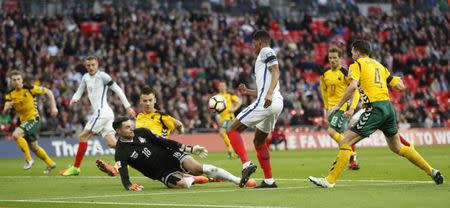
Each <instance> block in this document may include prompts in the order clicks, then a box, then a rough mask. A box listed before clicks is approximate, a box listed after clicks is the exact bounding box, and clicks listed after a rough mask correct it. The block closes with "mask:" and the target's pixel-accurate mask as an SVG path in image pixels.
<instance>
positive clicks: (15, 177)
mask: <svg viewBox="0 0 450 208" xmlns="http://www.w3.org/2000/svg"><path fill="white" fill-rule="evenodd" d="M3 178H6V179H35V178H52V179H117V177H111V176H68V177H62V176H0V179H3ZM130 178H134V179H148V178H147V177H144V176H135V177H130ZM253 179H255V180H263V178H253ZM275 179H276V180H277V181H309V180H308V179H306V178H275ZM339 181H343V182H366V183H389V182H394V183H395V182H403V183H409V182H414V183H433V182H432V181H409V180H388V179H381V180H377V179H361V180H350V179H348V180H345V179H344V180H339Z"/></svg>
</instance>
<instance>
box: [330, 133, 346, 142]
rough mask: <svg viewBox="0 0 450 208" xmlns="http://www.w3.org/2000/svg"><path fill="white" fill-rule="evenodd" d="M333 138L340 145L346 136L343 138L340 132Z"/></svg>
mask: <svg viewBox="0 0 450 208" xmlns="http://www.w3.org/2000/svg"><path fill="white" fill-rule="evenodd" d="M331 137H332V138H333V139H334V141H336V142H337V143H339V142H340V141H341V140H342V139H344V136H342V134H341V133H339V132H336V133H334V134H333V136H331Z"/></svg>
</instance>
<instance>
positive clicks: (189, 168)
mask: <svg viewBox="0 0 450 208" xmlns="http://www.w3.org/2000/svg"><path fill="white" fill-rule="evenodd" d="M113 128H114V130H115V131H116V132H117V133H118V136H119V137H118V141H117V146H116V153H115V160H116V165H117V167H118V169H119V173H120V177H121V179H122V184H123V186H124V187H125V189H126V190H130V191H141V190H142V189H143V187H142V186H140V185H137V184H132V183H131V182H130V178H129V176H128V165H129V166H131V167H133V168H135V169H136V170H138V171H139V172H141V173H142V174H144V175H145V176H146V177H149V178H151V179H153V180H159V181H161V182H162V183H164V184H165V185H166V186H167V187H169V188H189V187H191V185H192V184H193V183H194V181H195V177H194V176H199V175H202V174H206V175H207V176H208V177H212V178H221V179H225V180H227V181H231V182H233V183H235V184H239V181H240V180H241V179H240V178H238V177H236V176H234V175H232V174H231V173H229V172H228V171H226V170H224V169H222V168H218V167H215V166H213V165H207V164H204V165H202V164H200V163H199V162H197V161H196V160H195V159H194V158H193V157H191V156H190V155H188V154H186V153H192V154H194V155H198V156H200V157H202V158H204V157H206V156H207V155H208V151H207V150H206V149H205V148H204V147H201V146H198V145H195V146H193V147H192V146H188V145H184V144H181V143H178V142H176V141H173V140H170V139H164V138H163V137H160V136H158V135H156V134H154V133H153V132H151V131H150V130H148V129H145V128H137V129H134V128H133V126H132V124H131V121H130V120H129V119H128V118H127V117H119V118H117V119H116V120H114V122H113ZM185 152H186V153H185ZM193 175H194V176H193ZM247 185H248V186H254V185H256V182H255V181H249V182H248V183H247Z"/></svg>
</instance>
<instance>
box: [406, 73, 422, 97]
mask: <svg viewBox="0 0 450 208" xmlns="http://www.w3.org/2000/svg"><path fill="white" fill-rule="evenodd" d="M404 80H405V84H406V86H407V87H408V89H409V90H410V91H411V92H412V93H416V91H417V87H418V86H419V81H417V80H416V79H415V78H414V77H413V76H412V75H408V76H406V77H405V78H404Z"/></svg>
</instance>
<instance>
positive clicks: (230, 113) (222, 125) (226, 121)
mask: <svg viewBox="0 0 450 208" xmlns="http://www.w3.org/2000/svg"><path fill="white" fill-rule="evenodd" d="M219 95H221V96H222V97H223V98H225V103H226V108H225V110H224V111H222V113H220V114H219V133H220V136H222V139H223V141H224V142H225V145H226V146H227V151H228V158H230V159H231V158H233V157H234V153H233V147H232V146H231V143H230V139H229V138H228V135H227V129H228V127H229V126H230V125H231V122H232V121H233V119H234V112H236V110H237V109H239V107H241V105H242V103H241V101H240V100H239V97H238V96H237V95H235V94H232V93H230V92H228V89H227V84H226V83H225V82H220V83H219Z"/></svg>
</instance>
